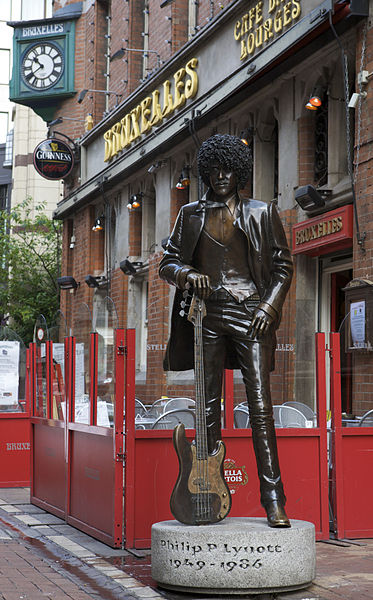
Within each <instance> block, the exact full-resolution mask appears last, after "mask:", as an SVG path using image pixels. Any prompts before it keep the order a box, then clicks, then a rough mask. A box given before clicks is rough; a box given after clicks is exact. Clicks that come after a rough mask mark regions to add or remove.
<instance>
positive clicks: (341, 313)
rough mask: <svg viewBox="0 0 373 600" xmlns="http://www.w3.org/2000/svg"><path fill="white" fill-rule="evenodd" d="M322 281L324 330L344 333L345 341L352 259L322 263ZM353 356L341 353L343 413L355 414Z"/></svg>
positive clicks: (322, 325)
mask: <svg viewBox="0 0 373 600" xmlns="http://www.w3.org/2000/svg"><path fill="white" fill-rule="evenodd" d="M321 272H322V280H321V320H320V321H321V330H322V331H324V332H325V333H326V334H329V333H330V332H339V333H341V343H342V338H343V337H344V327H343V325H344V322H345V321H344V320H345V294H344V292H343V288H345V287H346V285H347V284H348V283H349V282H350V281H351V279H352V278H353V271H352V258H351V257H348V258H343V259H338V258H336V257H333V258H327V259H322V267H321ZM350 361H351V354H347V353H345V352H342V353H341V388H342V389H341V393H342V412H343V413H347V414H349V413H350V412H351V410H352V387H351V364H348V363H349V362H350Z"/></svg>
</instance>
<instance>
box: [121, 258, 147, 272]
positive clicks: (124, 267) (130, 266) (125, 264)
mask: <svg viewBox="0 0 373 600" xmlns="http://www.w3.org/2000/svg"><path fill="white" fill-rule="evenodd" d="M142 264H143V263H142V262H140V261H137V262H136V261H135V262H131V261H130V260H128V258H125V259H124V260H122V261H121V262H120V263H119V268H120V270H121V271H123V273H124V274H125V275H135V273H136V271H137V269H136V267H142Z"/></svg>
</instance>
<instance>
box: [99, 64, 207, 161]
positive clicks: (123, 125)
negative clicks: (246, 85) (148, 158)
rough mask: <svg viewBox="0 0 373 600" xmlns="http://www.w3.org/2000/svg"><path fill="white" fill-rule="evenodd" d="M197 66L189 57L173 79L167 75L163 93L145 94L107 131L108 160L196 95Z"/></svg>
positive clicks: (106, 148) (106, 152) (105, 134)
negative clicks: (138, 102)
mask: <svg viewBox="0 0 373 600" xmlns="http://www.w3.org/2000/svg"><path fill="white" fill-rule="evenodd" d="M197 66H198V59H197V58H192V59H191V60H189V61H188V62H187V63H186V65H185V67H183V68H182V69H179V70H178V71H176V73H174V75H173V83H172V82H171V80H170V79H166V81H165V82H164V83H163V85H162V94H161V90H160V89H156V90H154V92H152V94H151V96H146V98H144V99H143V100H142V101H141V102H140V104H138V105H137V106H135V108H133V109H132V110H131V111H130V112H129V113H127V114H126V115H124V117H123V118H122V119H121V120H120V121H118V122H117V123H115V124H114V125H113V126H112V127H111V128H110V129H108V130H107V131H105V133H104V140H105V157H104V161H105V162H108V161H110V160H111V159H112V158H114V156H116V155H117V154H118V153H119V152H121V151H122V150H124V149H125V148H128V147H129V146H130V145H131V143H132V142H134V141H136V140H138V139H139V138H140V137H141V135H142V134H144V133H147V132H149V131H150V130H151V129H152V127H153V126H154V125H160V124H161V123H162V121H163V119H164V118H166V117H169V116H170V115H171V114H172V113H173V112H174V111H175V110H178V109H179V108H181V107H182V106H184V104H185V103H186V101H187V100H190V99H191V98H194V96H195V95H196V94H197V91H198V75H197V72H196V68H197ZM161 97H162V99H161Z"/></svg>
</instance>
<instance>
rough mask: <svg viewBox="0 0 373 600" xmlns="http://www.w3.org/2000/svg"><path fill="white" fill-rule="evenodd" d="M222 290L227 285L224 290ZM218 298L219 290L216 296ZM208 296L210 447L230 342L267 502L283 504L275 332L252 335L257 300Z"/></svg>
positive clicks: (206, 342)
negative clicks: (273, 388) (274, 391)
mask: <svg viewBox="0 0 373 600" xmlns="http://www.w3.org/2000/svg"><path fill="white" fill-rule="evenodd" d="M221 291H223V290H221ZM213 296H215V297H216V293H215V294H214V295H213ZM221 296H222V298H219V299H217V300H215V299H211V300H207V302H206V308H207V315H206V316H205V318H204V320H203V356H204V369H205V398H206V422H207V435H208V447H209V452H211V451H212V450H213V448H214V447H215V443H216V441H217V440H218V439H221V391H222V378H223V371H224V361H225V355H226V351H227V347H228V346H233V347H234V348H235V351H236V354H237V357H238V361H239V365H240V369H241V372H242V376H243V380H244V384H245V387H246V395H247V401H248V406H249V413H250V424H251V428H252V437H253V445H254V451H255V456H256V462H257V469H258V475H259V481H260V499H261V503H262V505H263V506H266V504H268V502H271V501H273V500H278V501H280V502H281V503H282V504H285V500H286V499H285V495H284V490H283V485H282V481H281V474H280V467H279V461H278V454H277V443H276V434H275V427H274V421H273V410H272V402H271V395H270V385H269V375H270V364H271V353H272V344H271V337H272V336H271V332H269V333H267V334H266V335H265V336H263V337H262V338H259V339H256V338H253V337H252V336H250V334H249V330H250V324H251V318H252V313H253V310H254V308H255V307H256V306H257V305H258V301H251V300H246V301H244V302H242V303H238V302H235V300H234V299H233V298H232V297H230V296H229V295H228V294H224V293H223V294H221Z"/></svg>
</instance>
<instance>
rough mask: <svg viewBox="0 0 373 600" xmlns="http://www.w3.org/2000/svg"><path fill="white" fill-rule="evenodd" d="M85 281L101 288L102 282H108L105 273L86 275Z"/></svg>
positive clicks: (89, 284) (89, 285)
mask: <svg viewBox="0 0 373 600" xmlns="http://www.w3.org/2000/svg"><path fill="white" fill-rule="evenodd" d="M85 282H86V284H87V285H88V287H90V288H99V287H100V286H101V285H102V284H104V283H106V278H105V277H104V276H103V275H98V276H97V277H95V276H94V275H86V276H85Z"/></svg>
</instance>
